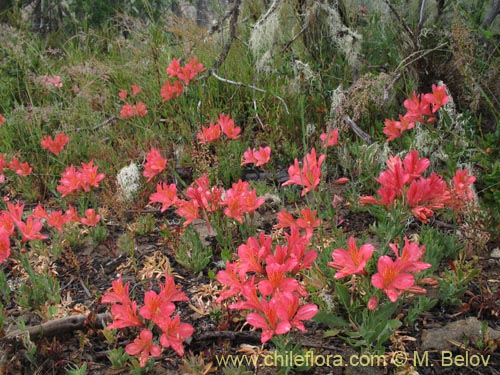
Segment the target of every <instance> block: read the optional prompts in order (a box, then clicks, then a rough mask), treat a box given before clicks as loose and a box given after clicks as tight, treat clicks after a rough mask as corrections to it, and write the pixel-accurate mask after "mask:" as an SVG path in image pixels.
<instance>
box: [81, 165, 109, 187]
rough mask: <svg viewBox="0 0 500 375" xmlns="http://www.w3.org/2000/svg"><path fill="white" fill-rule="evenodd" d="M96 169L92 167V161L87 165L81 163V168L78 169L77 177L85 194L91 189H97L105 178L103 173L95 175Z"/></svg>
mask: <svg viewBox="0 0 500 375" xmlns="http://www.w3.org/2000/svg"><path fill="white" fill-rule="evenodd" d="M98 169H99V167H98V166H94V162H93V161H92V160H91V161H89V162H88V163H83V162H82V166H81V168H79V176H80V181H81V186H82V188H83V190H85V191H86V192H89V191H90V188H91V187H95V188H97V187H99V182H101V181H102V180H103V179H104V178H105V177H106V175H105V174H104V173H97V170H98Z"/></svg>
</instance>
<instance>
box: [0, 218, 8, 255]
mask: <svg viewBox="0 0 500 375" xmlns="http://www.w3.org/2000/svg"><path fill="white" fill-rule="evenodd" d="M9 256H10V236H9V233H7V230H5V229H4V228H3V227H1V226H0V262H3V261H4V260H5V259H7V258H8V257H9Z"/></svg>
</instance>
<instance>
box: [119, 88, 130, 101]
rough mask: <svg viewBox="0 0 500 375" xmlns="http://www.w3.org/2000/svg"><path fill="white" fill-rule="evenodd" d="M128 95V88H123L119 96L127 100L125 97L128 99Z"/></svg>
mask: <svg viewBox="0 0 500 375" xmlns="http://www.w3.org/2000/svg"><path fill="white" fill-rule="evenodd" d="M127 95H128V91H127V90H121V91H120V92H119V93H118V97H119V98H120V99H121V100H125V99H127Z"/></svg>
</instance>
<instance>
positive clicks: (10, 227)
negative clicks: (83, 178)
mask: <svg viewBox="0 0 500 375" xmlns="http://www.w3.org/2000/svg"><path fill="white" fill-rule="evenodd" d="M6 203H7V210H1V211H0V262H2V261H3V260H5V259H6V258H8V257H9V256H10V253H11V247H10V240H11V238H14V236H15V228H16V227H17V229H18V230H19V234H20V235H21V242H22V243H25V242H28V241H34V240H43V239H46V238H47V236H46V235H43V234H42V233H41V230H42V228H43V220H45V221H46V222H47V224H48V225H49V226H51V227H53V228H55V229H57V230H58V231H62V229H63V225H64V224H66V223H68V222H78V223H82V224H87V225H92V226H93V225H95V224H96V223H97V221H99V220H100V216H99V215H96V214H95V211H94V209H88V210H87V211H86V212H85V215H86V216H85V217H83V218H80V217H79V216H78V213H77V212H76V210H75V209H74V208H73V207H72V206H71V205H70V206H69V208H68V210H67V211H66V212H65V213H63V212H62V211H53V212H50V213H47V211H46V210H45V209H44V208H43V207H42V206H41V205H40V204H39V205H38V206H37V207H36V208H35V209H34V210H33V212H32V213H31V214H30V215H27V216H26V218H25V219H23V214H24V204H21V203H17V204H15V205H14V204H12V203H11V202H9V201H7V202H6Z"/></svg>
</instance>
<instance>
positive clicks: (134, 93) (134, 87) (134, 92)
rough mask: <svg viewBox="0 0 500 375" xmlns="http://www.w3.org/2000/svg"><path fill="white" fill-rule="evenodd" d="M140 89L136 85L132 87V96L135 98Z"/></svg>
mask: <svg viewBox="0 0 500 375" xmlns="http://www.w3.org/2000/svg"><path fill="white" fill-rule="evenodd" d="M141 91H142V89H141V88H140V87H138V86H136V85H132V96H136V95H137V94H138V93H140V92H141Z"/></svg>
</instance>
